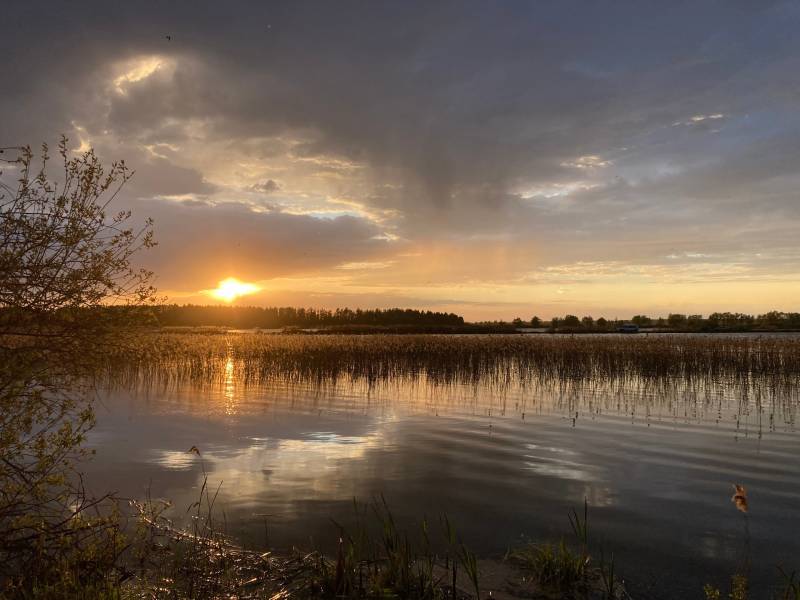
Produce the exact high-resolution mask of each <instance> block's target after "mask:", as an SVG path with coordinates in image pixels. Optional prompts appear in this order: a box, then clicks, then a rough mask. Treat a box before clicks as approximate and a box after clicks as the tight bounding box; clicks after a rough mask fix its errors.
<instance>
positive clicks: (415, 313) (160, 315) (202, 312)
mask: <svg viewBox="0 0 800 600" xmlns="http://www.w3.org/2000/svg"><path fill="white" fill-rule="evenodd" d="M151 310H152V314H153V318H154V321H155V324H157V325H160V326H162V327H176V326H193V327H199V326H220V327H236V328H242V329H250V328H262V329H277V328H283V327H298V328H304V329H314V328H325V327H340V326H351V325H362V326H375V327H397V326H407V325H408V326H410V325H414V326H425V327H428V326H447V327H458V326H463V325H464V318H463V317H461V316H459V315H456V314H453V313H444V312H433V311H430V310H425V311H423V310H414V309H410V308H387V309H368V310H362V309H360V308H359V309H355V310H351V309H349V308H337V309H335V310H327V309H324V308H294V307H258V306H199V305H193V304H187V305H184V306H178V305H176V304H170V305H161V306H156V307H153V308H152V309H151Z"/></svg>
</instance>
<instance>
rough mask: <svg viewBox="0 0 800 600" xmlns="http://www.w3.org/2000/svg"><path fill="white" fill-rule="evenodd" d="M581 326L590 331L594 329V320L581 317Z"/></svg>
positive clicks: (588, 317)
mask: <svg viewBox="0 0 800 600" xmlns="http://www.w3.org/2000/svg"><path fill="white" fill-rule="evenodd" d="M581 325H583V326H584V327H585V328H587V329H591V328H592V327H594V319H593V318H592V317H590V316H586V317H583V318H582V319H581Z"/></svg>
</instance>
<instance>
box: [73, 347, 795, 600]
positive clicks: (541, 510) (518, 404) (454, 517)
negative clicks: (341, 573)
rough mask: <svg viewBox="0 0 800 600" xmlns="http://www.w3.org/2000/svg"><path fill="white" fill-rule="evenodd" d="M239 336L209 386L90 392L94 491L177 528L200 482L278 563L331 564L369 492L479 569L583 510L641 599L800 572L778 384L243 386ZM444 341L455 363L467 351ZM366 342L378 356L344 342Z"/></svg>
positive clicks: (268, 381)
mask: <svg viewBox="0 0 800 600" xmlns="http://www.w3.org/2000/svg"><path fill="white" fill-rule="evenodd" d="M245 337H252V336H244V335H242V336H237V337H235V338H226V339H225V340H224V344H223V342H222V341H220V342H219V344H222V345H221V346H220V347H221V348H223V349H222V350H220V351H219V352H220V353H222V352H227V353H228V355H227V356H223V355H222V354H219V355H217V354H215V355H213V358H209V359H207V360H216V361H218V363H219V365H218V368H217V371H216V375H215V376H213V377H210V378H209V379H208V380H207V381H197V380H190V379H180V378H177V379H170V380H166V379H165V380H164V381H162V382H161V383H157V384H153V383H152V382H151V383H150V384H148V385H130V384H128V385H125V386H121V385H120V386H114V387H113V388H112V389H109V390H106V391H105V392H103V393H102V394H101V398H100V401H99V403H98V405H97V413H98V424H97V426H96V428H95V429H94V430H93V432H92V433H91V435H90V445H91V446H92V447H94V448H96V450H97V455H96V456H95V457H94V458H93V459H92V461H90V462H89V463H87V464H86V469H85V470H86V472H87V480H88V482H89V484H90V486H91V487H93V488H94V489H96V490H97V491H106V490H108V489H113V490H115V491H117V492H118V493H119V494H121V495H123V496H127V497H135V498H141V497H143V496H144V495H145V494H150V495H152V496H153V497H158V498H169V499H171V500H172V501H173V503H174V506H175V508H174V511H173V514H174V515H175V517H176V518H178V519H180V518H181V515H185V511H186V508H188V507H189V506H190V505H191V504H192V502H194V501H195V500H196V499H197V495H198V491H199V487H200V485H201V484H202V482H203V478H204V473H207V475H208V481H209V486H210V487H211V489H212V490H216V489H217V488H218V486H219V495H218V499H217V502H216V509H217V510H219V511H220V514H221V516H220V519H224V521H225V523H226V526H227V530H228V532H229V533H230V534H231V535H232V536H234V537H235V538H236V539H237V540H239V541H240V542H242V543H244V544H247V545H248V546H258V547H264V546H269V547H272V548H276V549H284V550H285V549H287V548H290V547H291V546H293V545H300V546H304V547H310V546H312V545H314V546H317V547H320V548H323V549H330V548H333V547H334V544H335V540H336V538H337V537H338V529H337V528H336V526H335V525H334V524H333V523H332V520H335V521H336V522H339V523H344V524H346V523H348V522H349V521H351V520H352V515H353V499H354V498H356V499H358V500H360V501H364V502H368V501H370V500H372V499H373V498H376V497H378V496H379V495H381V494H382V495H383V496H384V497H385V498H386V501H387V502H388V503H389V505H390V507H391V509H392V511H393V513H394V514H395V516H396V517H397V518H398V520H399V521H400V522H401V523H407V524H409V526H412V525H413V524H414V523H417V522H419V520H420V519H421V518H422V517H423V516H425V515H427V516H428V518H429V519H430V520H432V521H435V520H436V519H437V518H438V516H439V515H440V514H441V513H443V512H446V513H447V515H448V517H449V518H450V520H451V521H452V522H453V523H454V524H455V526H456V528H457V530H458V531H459V533H460V534H461V536H462V537H463V538H464V541H465V542H466V543H467V544H468V545H469V546H470V548H471V549H472V550H473V551H475V552H476V553H477V554H479V555H480V556H486V557H502V556H503V554H504V553H505V552H506V551H507V549H508V548H509V547H513V546H514V545H515V544H519V543H521V542H522V541H524V540H527V539H533V540H557V539H558V538H560V537H561V536H562V535H563V536H569V535H571V533H570V525H569V522H568V519H567V514H568V511H569V510H570V509H572V508H576V509H579V510H580V509H581V508H582V506H583V503H584V499H585V500H586V501H587V502H588V504H589V520H590V528H591V534H590V535H591V540H592V546H593V549H594V552H595V553H597V552H599V550H600V548H602V549H603V551H604V553H605V554H607V555H608V554H610V553H611V552H613V554H614V557H615V563H616V565H617V569H618V570H619V571H620V572H621V573H622V575H623V576H624V578H625V580H626V582H627V584H628V586H629V588H630V589H631V590H633V591H638V592H639V593H640V594H642V595H644V596H645V597H655V598H662V597H663V598H685V597H701V596H702V586H703V584H705V583H714V584H716V585H720V586H722V585H724V584H726V582H727V581H728V580H729V578H730V576H731V575H732V574H734V573H735V572H742V571H745V572H746V573H747V574H748V576H749V578H750V582H751V588H752V589H753V590H754V597H763V596H764V595H766V593H767V592H766V590H767V589H768V586H770V585H773V584H775V583H777V582H778V581H779V578H778V573H777V569H776V566H777V565H783V566H784V567H785V568H786V569H787V570H789V571H791V570H793V569H797V568H800V561H798V556H800V539H799V538H798V532H800V510H799V509H800V461H798V450H800V438H799V437H798V435H800V434H798V432H797V430H796V426H795V423H796V421H795V419H796V409H797V405H798V397H797V391H796V389H795V388H792V387H791V386H789V387H786V386H783V385H778V386H775V385H770V384H768V382H767V381H766V380H764V381H762V380H761V379H759V378H752V377H750V378H747V383H746V384H743V383H742V381H737V382H728V381H727V380H726V379H724V378H720V377H719V376H717V375H712V376H710V377H709V378H708V379H707V380H703V379H697V378H694V379H691V378H690V379H686V380H683V379H679V378H678V379H676V378H661V379H659V380H658V381H657V382H656V381H653V380H650V379H647V378H646V377H644V378H642V377H628V376H625V377H620V378H617V379H614V378H611V379H605V378H602V377H598V380H597V381H593V380H589V382H588V383H587V381H586V380H576V379H574V378H556V377H551V376H546V377H538V378H535V379H531V378H527V377H517V375H516V372H517V371H518V370H519V366H518V365H517V366H515V365H511V366H509V364H507V363H498V364H495V365H491V369H489V370H492V369H493V370H494V371H498V370H500V371H502V370H503V369H506V374H505V375H504V376H503V377H499V378H498V377H497V376H493V377H489V376H486V373H487V370H486V368H483V370H482V371H481V372H482V373H483V375H482V376H480V377H476V378H473V379H472V380H471V381H464V377H455V378H453V377H451V378H448V379H447V380H446V381H441V380H437V379H436V378H435V377H432V376H431V374H430V372H426V371H425V369H417V368H414V369H407V370H405V371H401V372H398V373H395V374H392V373H388V374H387V373H385V372H384V371H385V369H383V370H382V371H381V373H383V374H382V375H381V376H380V377H376V378H374V379H372V378H371V379H369V380H365V379H363V378H358V377H349V378H348V377H339V376H337V377H336V378H333V379H325V380H310V378H309V377H307V376H306V377H297V376H289V375H287V374H284V373H282V372H276V373H275V374H274V375H273V376H270V377H262V378H261V379H256V378H253V377H252V376H251V375H248V374H247V369H246V367H243V366H242V365H241V364H240V361H244V360H247V359H246V358H242V356H244V355H245V351H244V350H242V351H241V352H240V351H237V350H236V347H237V344H239V343H241V344H250V343H252V342H249V341H248V342H242V341H241V340H242V339H243V338H245ZM328 337H332V336H328ZM419 337H420V336H417V338H419ZM431 337H433V336H431ZM443 337H444V338H447V337H448V336H437V338H438V339H437V340H435V341H434V342H433V343H434V344H440V343H442V342H441V338H443ZM502 337H503V336H492V340H493V341H492V343H493V344H505V342H504V341H503V339H502ZM511 337H515V340H514V341H509V342H508V343H509V344H521V343H528V342H519V341H516V340H517V339H518V338H519V337H520V336H511ZM548 337H550V336H548ZM592 337H595V338H596V337H598V336H592ZM609 337H611V336H609ZM615 337H616V336H615ZM451 338H452V339H451V340H449V341H448V342H447V343H452V344H454V348H455V346H459V345H461V344H469V343H473V342H470V341H464V342H462V341H461V340H459V339H458V338H456V337H453V336H451ZM498 338H499V339H498ZM364 339H366V338H364ZM790 339H791V338H790ZM212 343H215V342H213V341H212ZM269 343H272V342H269ZM287 343H288V342H287ZM292 343H294V342H292ZM303 343H306V342H303ZM324 343H326V344H327V343H329V342H327V341H326V342H324ZM348 343H350V342H348ZM360 343H371V342H360V341H359V340H355V341H353V342H352V344H360ZM393 343H394V342H393ZM397 343H402V342H397ZM425 343H427V342H425ZM530 343H536V342H530ZM547 343H557V342H547ZM570 343H571V344H583V343H584V342H581V341H570ZM587 343H591V344H597V343H598V342H596V341H592V342H587ZM614 343H615V344H635V343H639V342H634V341H631V342H628V341H627V340H625V341H616V342H614ZM669 343H673V342H669ZM675 343H681V342H675ZM711 343H713V342H711ZM791 343H793V344H795V346H796V344H797V339H796V338H795V339H792V342H791ZM225 347H227V351H225V350H224V348H225ZM243 347H244V346H243ZM354 347H355V346H354ZM645 349H646V348H642V350H643V351H644V350H645ZM679 350H680V349H679ZM303 351H304V352H305V353H306V354H308V349H305V350H303ZM748 351H750V350H748ZM681 352H682V353H683V354H681V356H684V355H686V354H687V352H686V351H685V349H683V350H681ZM637 356H638V355H637ZM793 356H796V355H793ZM404 360H405V359H404ZM420 360H423V361H424V360H429V359H427V358H423V359H420ZM564 360H567V361H568V360H569V359H568V358H567V359H564ZM632 360H636V359H635V358H634V359H632ZM390 361H391V359H389V364H391V362H390ZM792 368H794V367H792ZM508 373H511V375H510V376H509V375H508ZM788 380H789V381H791V380H792V377H789V378H788ZM783 381H786V378H783ZM192 446H197V448H198V449H199V450H200V453H201V456H200V457H198V456H196V455H195V454H193V453H190V452H188V449H189V448H190V447H192ZM734 483H737V484H742V485H744V486H745V487H746V488H747V490H748V497H749V505H750V510H749V512H748V514H747V515H745V514H743V513H741V512H739V511H738V510H736V508H735V506H734V505H733V503H732V502H731V495H732V493H733V487H732V486H733V484H734ZM222 513H224V516H223V514H222Z"/></svg>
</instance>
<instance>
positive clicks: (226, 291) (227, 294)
mask: <svg viewBox="0 0 800 600" xmlns="http://www.w3.org/2000/svg"><path fill="white" fill-rule="evenodd" d="M259 291H261V288H260V287H258V286H257V285H256V284H255V283H245V282H244V281H239V280H238V279H236V278H235V277H228V278H227V279H223V280H222V281H220V282H219V285H218V286H217V288H216V289H214V290H209V292H208V293H209V294H210V295H211V296H213V297H214V298H217V299H218V300H223V301H225V302H233V301H234V300H236V299H237V298H239V297H241V296H247V295H248V294H255V293H256V292H259Z"/></svg>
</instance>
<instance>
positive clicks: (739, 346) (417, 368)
mask: <svg viewBox="0 0 800 600" xmlns="http://www.w3.org/2000/svg"><path fill="white" fill-rule="evenodd" d="M138 346H139V349H140V352H139V353H138V355H137V356H136V357H135V358H130V356H129V355H127V354H126V355H125V358H124V359H117V358H116V357H114V356H109V357H108V371H107V372H108V375H109V377H111V378H113V379H114V380H116V381H118V382H125V381H128V382H129V383H137V384H142V383H147V382H158V383H160V384H163V383H165V382H168V383H169V382H172V383H187V382H188V383H193V384H203V383H211V382H215V381H219V380H224V379H225V378H226V377H230V374H231V371H232V370H234V371H235V375H236V379H237V381H238V382H241V383H244V384H250V383H261V382H265V381H270V380H276V379H280V380H283V381H298V382H301V381H302V382H307V383H309V382H310V383H315V382H316V383H320V384H324V383H336V382H341V381H350V382H366V383H368V384H371V383H378V382H381V381H388V380H392V379H398V378H405V379H409V378H410V379H414V378H420V377H423V378H424V379H425V380H426V381H427V382H429V383H431V384H434V385H447V384H480V385H491V386H499V387H502V386H508V385H520V384H523V385H529V384H532V383H534V382H545V381H547V382H552V381H563V382H591V383H593V384H598V383H603V382H619V383H630V382H636V383H639V384H641V383H646V384H649V385H654V384H659V383H660V384H663V383H664V382H676V381H681V382H696V383H698V384H715V383H722V384H726V385H736V386H739V387H741V388H743V389H747V388H754V387H755V386H757V387H758V388H759V389H773V390H777V389H786V390H792V389H795V388H797V387H798V383H800V338H794V337H786V338H771V337H727V336H717V337H715V336H705V337H703V336H636V337H634V336H504V335H470V336H459V335H410V336H392V335H373V336H350V335H340V336H331V335H270V334H229V335H209V334H189V333H157V334H150V335H145V336H142V337H141V339H140V340H138Z"/></svg>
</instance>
